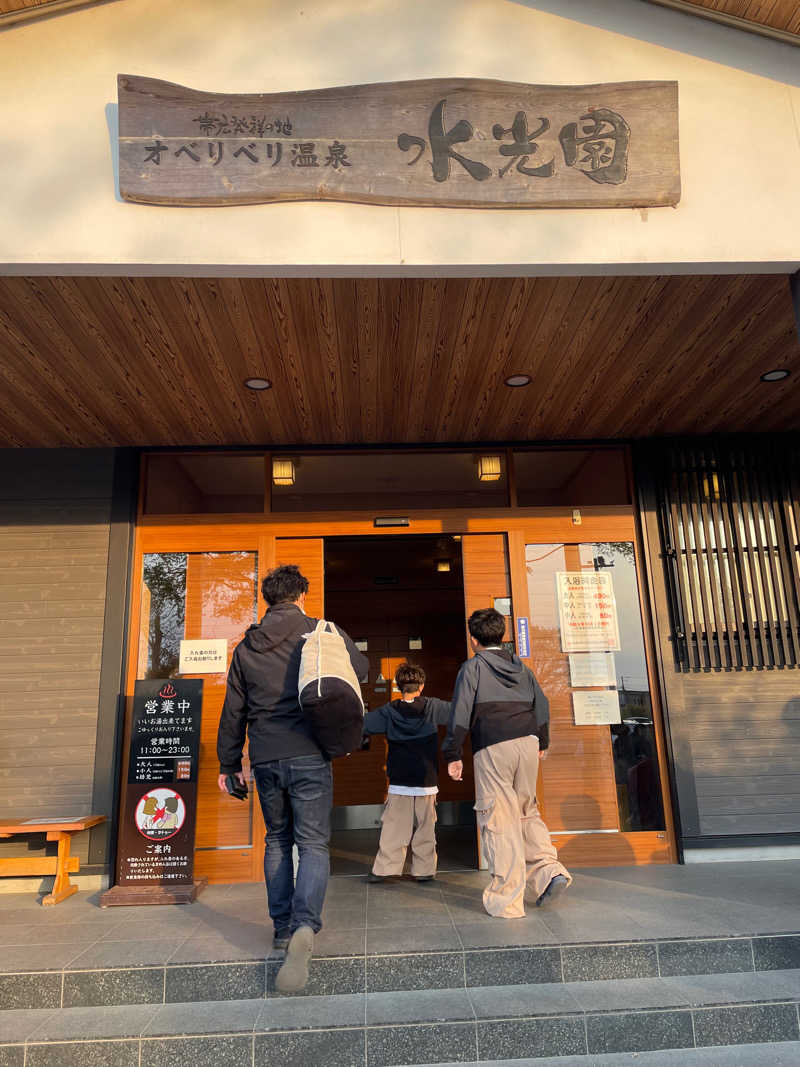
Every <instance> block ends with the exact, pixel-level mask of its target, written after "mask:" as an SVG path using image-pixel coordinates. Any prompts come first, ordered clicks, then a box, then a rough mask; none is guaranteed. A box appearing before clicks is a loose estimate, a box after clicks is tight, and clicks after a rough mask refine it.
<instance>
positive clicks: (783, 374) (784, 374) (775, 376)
mask: <svg viewBox="0 0 800 1067" xmlns="http://www.w3.org/2000/svg"><path fill="white" fill-rule="evenodd" d="M788 377H789V371H788V370H768V371H767V373H766V374H762V375H761V381H762V382H782V381H783V379H784V378H788Z"/></svg>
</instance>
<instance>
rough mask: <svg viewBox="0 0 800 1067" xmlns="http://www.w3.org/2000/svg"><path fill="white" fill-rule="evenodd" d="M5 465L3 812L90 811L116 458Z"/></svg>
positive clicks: (84, 847)
mask: <svg viewBox="0 0 800 1067" xmlns="http://www.w3.org/2000/svg"><path fill="white" fill-rule="evenodd" d="M0 469H2V477H0V736H1V737H2V744H0V816H3V817H8V818H12V817H22V818H36V817H37V816H44V815H53V814H58V813H61V814H68V815H72V814H75V815H85V814H89V813H90V810H91V806H92V793H93V786H94V763H95V739H96V732H97V717H98V696H99V686H100V660H101V651H102V643H103V619H104V613H105V608H106V573H107V568H108V544H109V521H110V511H111V491H112V470H113V453H112V452H111V451H110V450H108V451H106V450H104V451H97V452H80V453H75V452H71V451H70V450H63V451H59V452H58V453H52V452H46V453H42V452H39V451H30V452H6V453H4V454H3V456H2V460H0ZM88 841H89V835H88V833H86V834H81V835H78V837H77V838H76V841H75V846H74V848H73V851H74V852H75V853H76V854H77V855H78V856H79V858H80V859H81V860H82V861H84V862H86V860H87V857H88ZM30 847H31V849H32V851H33V852H34V853H35V852H37V851H39V850H40V849H41V850H42V852H43V850H44V841H43V840H42V839H41V838H38V837H37V838H32V839H31V844H30ZM18 852H19V842H18V841H17V842H16V844H15V843H14V842H13V841H7V842H2V843H0V856H2V855H4V854H5V855H12V854H16V853H18Z"/></svg>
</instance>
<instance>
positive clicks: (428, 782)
mask: <svg viewBox="0 0 800 1067" xmlns="http://www.w3.org/2000/svg"><path fill="white" fill-rule="evenodd" d="M451 708H452V705H451V703H450V702H449V701H448V700H437V699H436V697H423V696H419V697H415V698H414V699H413V700H408V701H406V700H393V701H392V702H391V703H390V704H383V705H382V706H381V707H380V708H376V709H375V710H374V711H370V712H368V713H367V714H366V715H365V716H364V733H365V734H367V735H369V734H386V740H387V742H388V745H389V753H388V757H387V760H386V773H387V774H388V776H389V784H390V785H406V786H416V787H419V786H427V787H430V786H433V785H438V784H439V761H438V752H439V733H438V731H437V729H436V727H437V725H438V726H446V725H447V723H448V722H449V720H450V711H451Z"/></svg>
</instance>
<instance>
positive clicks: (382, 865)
mask: <svg viewBox="0 0 800 1067" xmlns="http://www.w3.org/2000/svg"><path fill="white" fill-rule="evenodd" d="M381 823H382V825H381V840H380V845H379V847H378V855H377V856H376V857H375V862H374V863H373V865H372V873H373V874H379V875H381V876H383V877H386V876H387V875H391V874H395V875H397V874H402V873H403V864H404V863H405V859H406V849H407V848H408V846H409V844H410V845H411V874H412V876H413V877H414V878H427V877H428V876H429V875H433V874H436V830H435V827H436V795H435V794H433V795H431V796H427V797H404V796H399V795H398V794H397V793H390V794H389V796H388V799H387V801H386V807H385V808H384V809H383V818H382V820H381Z"/></svg>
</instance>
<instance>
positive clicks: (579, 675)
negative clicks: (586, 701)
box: [569, 652, 617, 689]
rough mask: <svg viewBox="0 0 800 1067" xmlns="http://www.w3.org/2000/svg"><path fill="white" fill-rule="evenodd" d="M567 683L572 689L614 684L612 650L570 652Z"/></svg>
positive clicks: (614, 673)
mask: <svg viewBox="0 0 800 1067" xmlns="http://www.w3.org/2000/svg"><path fill="white" fill-rule="evenodd" d="M569 684H570V685H571V686H572V688H573V689H582V688H585V687H587V686H590V685H616V684H617V671H616V667H615V665H614V653H613V652H571V653H570V656H569Z"/></svg>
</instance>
